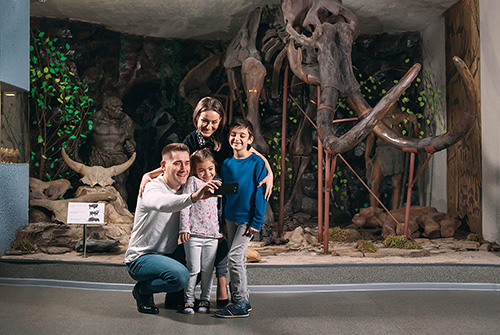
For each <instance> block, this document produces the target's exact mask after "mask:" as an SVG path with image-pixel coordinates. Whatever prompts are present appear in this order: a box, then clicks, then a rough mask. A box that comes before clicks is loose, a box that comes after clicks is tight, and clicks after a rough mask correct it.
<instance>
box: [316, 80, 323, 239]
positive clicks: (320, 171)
mask: <svg viewBox="0 0 500 335" xmlns="http://www.w3.org/2000/svg"><path fill="white" fill-rule="evenodd" d="M320 94H321V89H320V87H319V86H318V92H317V100H316V101H317V103H316V106H319V98H320ZM318 242H319V243H321V242H323V144H322V143H321V141H320V139H319V137H318Z"/></svg>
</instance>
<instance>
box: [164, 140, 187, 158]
mask: <svg viewBox="0 0 500 335" xmlns="http://www.w3.org/2000/svg"><path fill="white" fill-rule="evenodd" d="M173 151H185V152H187V153H188V155H189V148H188V146H187V145H185V144H184V143H170V144H167V145H166V146H165V147H164V148H163V150H162V151H161V158H162V159H163V160H165V159H170V158H172V152H173Z"/></svg>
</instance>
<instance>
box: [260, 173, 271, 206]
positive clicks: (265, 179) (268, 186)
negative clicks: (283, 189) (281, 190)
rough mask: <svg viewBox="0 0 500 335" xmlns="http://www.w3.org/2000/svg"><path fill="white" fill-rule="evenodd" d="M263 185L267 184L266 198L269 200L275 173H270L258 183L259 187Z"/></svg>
mask: <svg viewBox="0 0 500 335" xmlns="http://www.w3.org/2000/svg"><path fill="white" fill-rule="evenodd" d="M262 185H266V191H265V193H264V199H266V200H267V201H269V198H270V197H271V193H272V192H273V175H272V174H270V173H268V174H267V176H265V177H264V179H262V180H261V181H260V183H259V184H258V185H257V187H261V186H262Z"/></svg>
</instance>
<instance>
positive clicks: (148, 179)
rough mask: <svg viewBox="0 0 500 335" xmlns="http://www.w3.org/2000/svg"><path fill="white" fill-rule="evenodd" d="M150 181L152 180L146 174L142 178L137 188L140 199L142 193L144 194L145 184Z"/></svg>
mask: <svg viewBox="0 0 500 335" xmlns="http://www.w3.org/2000/svg"><path fill="white" fill-rule="evenodd" d="M152 180H153V179H152V178H151V177H150V176H149V174H147V173H146V174H145V175H144V176H142V179H141V185H140V186H139V196H140V197H142V192H144V188H145V187H146V184H147V183H149V182H150V181H152Z"/></svg>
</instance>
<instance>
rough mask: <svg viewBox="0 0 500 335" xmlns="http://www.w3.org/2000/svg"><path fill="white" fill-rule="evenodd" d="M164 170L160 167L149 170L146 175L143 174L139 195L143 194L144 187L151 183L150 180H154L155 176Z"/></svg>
mask: <svg viewBox="0 0 500 335" xmlns="http://www.w3.org/2000/svg"><path fill="white" fill-rule="evenodd" d="M162 172H163V170H162V168H161V167H159V168H157V169H156V170H153V171H149V172H148V173H145V174H144V176H142V179H141V185H140V186H139V196H140V197H141V196H142V193H143V192H144V188H145V187H146V184H147V183H149V182H150V181H152V180H153V178H156V177H158V176H159V175H161V174H162Z"/></svg>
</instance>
